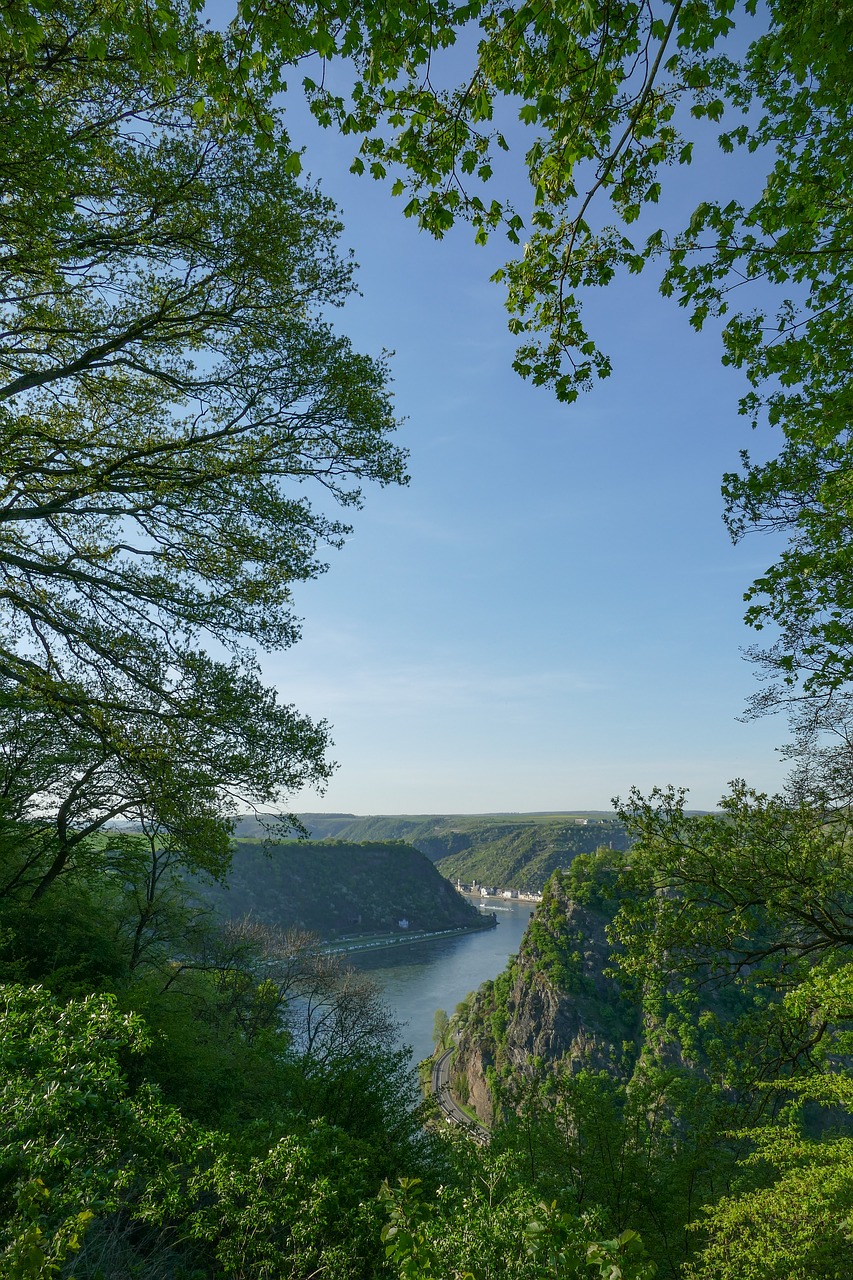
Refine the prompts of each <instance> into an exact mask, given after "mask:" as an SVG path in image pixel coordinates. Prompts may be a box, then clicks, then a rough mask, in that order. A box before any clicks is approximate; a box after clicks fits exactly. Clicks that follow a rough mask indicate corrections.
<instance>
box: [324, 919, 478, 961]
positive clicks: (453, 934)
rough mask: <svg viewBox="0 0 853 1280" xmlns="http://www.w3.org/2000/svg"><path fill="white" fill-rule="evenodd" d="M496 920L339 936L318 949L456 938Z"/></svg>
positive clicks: (333, 951) (334, 951)
mask: <svg viewBox="0 0 853 1280" xmlns="http://www.w3.org/2000/svg"><path fill="white" fill-rule="evenodd" d="M496 923H497V921H496V920H495V918H494V916H492V917H491V919H488V918H485V917H484V920H483V923H482V924H471V925H461V926H457V927H456V928H454V929H432V930H427V929H422V930H417V931H413V932H411V933H383V934H374V935H373V936H370V937H361V938H340V939H339V940H337V941H335V942H323V943H322V944H321V946H320V950H321V951H322V952H323V954H324V955H349V954H350V953H351V952H354V951H381V950H383V949H384V948H386V947H399V946H409V945H411V944H412V943H414V942H431V941H433V940H434V939H435V938H458V937H462V936H464V935H465V934H468V933H482V932H483V930H485V929H494V928H495V925H496Z"/></svg>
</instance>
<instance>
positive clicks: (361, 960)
mask: <svg viewBox="0 0 853 1280" xmlns="http://www.w3.org/2000/svg"><path fill="white" fill-rule="evenodd" d="M488 909H489V910H490V911H491V910H495V911H496V912H497V920H498V924H497V928H496V929H488V930H485V931H484V932H483V933H467V934H465V935H463V936H462V937H455V938H434V939H432V940H431V941H429V942H415V943H412V944H411V945H408V946H400V947H395V948H394V949H393V951H391V952H388V951H364V952H355V953H352V954H351V955H349V956H348V957H347V959H348V961H349V962H350V963H351V964H352V965H353V966H354V967H355V968H357V969H360V970H362V972H364V973H369V974H370V976H371V978H373V979H374V981H376V982H377V983H378V984H379V985H380V987H381V988H382V991H383V994H384V997H385V1001H386V1003H387V1004H388V1005H389V1007H390V1008H391V1010H392V1012H393V1013H394V1016H395V1017H396V1018H397V1020H398V1021H399V1022H400V1023H402V1024H404V1025H403V1027H402V1033H401V1036H400V1040H401V1043H403V1044H407V1045H410V1046H411V1048H412V1050H413V1052H414V1059H415V1061H416V1062H417V1061H419V1060H420V1059H421V1058H427V1057H429V1055H430V1054H431V1053H432V1049H433V1044H432V1020H433V1016H434V1014H435V1011H436V1009H446V1010H447V1012H448V1013H452V1012H453V1010H454V1009H455V1007H456V1005H457V1004H458V1003H459V1001H460V1000H462V999H464V997H465V996H466V995H467V994H468V992H469V991H473V990H474V988H475V987H479V985H480V983H481V982H485V981H486V979H487V978H496V977H497V975H498V974H499V973H500V972H501V970H502V969H503V968H504V967H505V965H506V962H507V959H508V958H509V957H510V956H512V955H515V954H516V952H517V951H518V948H519V946H520V945H521V939H522V936H523V934H524V930H525V929H526V928H527V922H528V920H529V919H530V917H531V915H532V914H533V906H532V904H531V903H529V902H509V903H507V904H506V905H504V904H501V906H500V907H498V906H497V904H496V903H493V902H491V901H490V902H489V904H488Z"/></svg>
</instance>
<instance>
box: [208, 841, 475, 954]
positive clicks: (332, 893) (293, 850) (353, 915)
mask: <svg viewBox="0 0 853 1280" xmlns="http://www.w3.org/2000/svg"><path fill="white" fill-rule="evenodd" d="M201 892H202V893H203V896H204V897H205V899H206V900H207V901H209V902H211V903H212V904H213V905H215V906H216V907H217V909H218V910H220V911H222V912H223V913H224V914H227V915H229V916H231V917H237V916H244V915H251V916H253V917H254V918H255V919H257V920H260V921H262V922H263V923H265V924H271V925H276V926H279V927H281V928H300V929H309V930H311V931H312V932H314V933H318V934H320V935H321V936H322V937H324V938H334V937H336V936H339V935H341V934H370V933H384V932H388V931H393V932H397V931H401V926H400V921H401V920H408V922H409V923H408V928H409V930H418V929H430V930H431V929H450V928H456V927H464V926H468V927H471V926H473V927H475V928H476V927H488V923H489V922H488V921H486V920H485V919H484V917H483V916H482V915H480V913H479V912H478V911H477V910H476V909H475V908H474V907H472V906H471V904H470V903H469V902H467V901H466V900H465V899H464V898H463V897H462V896H461V895H460V894H458V893H457V892H456V890H455V889H454V888H453V886H452V885H451V884H449V883H448V881H447V880H446V879H444V877H443V876H441V875H440V874H439V872H438V871H436V869H435V867H434V866H433V865H432V863H431V862H430V860H429V859H428V858H426V857H425V856H424V855H423V854H422V853H419V852H418V850H417V849H413V848H412V847H411V845H408V844H405V843H403V842H402V841H397V842H385V843H380V842H377V841H373V842H365V843H361V844H355V843H352V842H343V841H328V842H323V843H318V842H296V841H287V842H283V843H281V844H277V845H272V846H264V845H262V844H260V843H254V842H251V841H245V840H239V841H238V842H237V844H236V847H235V851H234V861H233V866H232V870H231V873H230V875H229V878H228V884H227V886H224V887H223V886H219V885H213V886H205V887H204V888H203V889H202V890H201Z"/></svg>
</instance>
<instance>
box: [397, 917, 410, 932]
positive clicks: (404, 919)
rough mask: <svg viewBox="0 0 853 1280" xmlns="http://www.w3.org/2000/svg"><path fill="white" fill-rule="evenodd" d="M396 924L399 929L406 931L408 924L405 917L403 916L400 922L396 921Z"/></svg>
mask: <svg viewBox="0 0 853 1280" xmlns="http://www.w3.org/2000/svg"><path fill="white" fill-rule="evenodd" d="M397 924H398V926H399V928H401V929H408V927H409V922H408V920H407V919H406V917H405V916H403V919H402V920H398V921H397Z"/></svg>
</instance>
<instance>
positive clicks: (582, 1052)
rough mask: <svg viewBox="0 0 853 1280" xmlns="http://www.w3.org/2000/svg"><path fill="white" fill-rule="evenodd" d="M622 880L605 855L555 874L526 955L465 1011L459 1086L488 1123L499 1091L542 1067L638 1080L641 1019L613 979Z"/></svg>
mask: <svg viewBox="0 0 853 1280" xmlns="http://www.w3.org/2000/svg"><path fill="white" fill-rule="evenodd" d="M617 856H618V855H617ZM614 878H615V877H614V875H613V860H612V859H611V858H608V856H607V855H606V854H602V855H599V856H598V857H597V858H589V859H583V860H581V861H579V862H577V863H576V864H575V866H574V871H573V873H572V874H569V873H561V872H558V873H556V874H555V875H554V876H553V877H552V878H551V880H550V881H549V882H548V884H547V885H546V888H545V893H544V896H543V900H542V902H541V903H540V905H539V907H538V909H537V911H536V913H535V915H534V916H533V918H532V919H531V921H530V924H529V926H528V928H527V931H526V933H525V936H524V939H523V942H522V945H521V949H520V951H519V954H518V956H517V957H515V958H514V959H513V960H511V961H510V963H509V965H508V966H507V968H506V970H505V971H504V972H503V973H502V974H501V975H500V976H499V977H498V978H497V979H496V980H495V981H494V982H489V983H485V984H484V985H483V986H482V987H480V989H479V990H478V991H477V992H475V993H474V994H473V996H471V997H469V998H468V1000H467V1001H466V1002H463V1005H461V1006H460V1007H459V1009H458V1010H457V1015H456V1025H457V1030H458V1049H457V1054H456V1060H455V1069H454V1074H455V1077H456V1087H457V1090H458V1091H459V1092H460V1093H461V1094H462V1096H463V1097H466V1096H467V1100H468V1103H469V1105H470V1106H472V1107H474V1108H475V1110H476V1111H477V1114H478V1115H479V1116H480V1119H481V1120H482V1121H483V1122H484V1123H485V1124H491V1123H492V1122H493V1120H494V1119H495V1113H496V1109H497V1097H496V1095H497V1094H498V1093H499V1092H500V1089H499V1088H498V1087H497V1086H498V1085H499V1082H500V1081H502V1080H510V1081H514V1082H516V1083H517V1082H518V1081H520V1080H523V1079H524V1077H525V1075H526V1074H530V1073H531V1072H533V1071H535V1070H540V1069H541V1068H542V1066H543V1064H544V1066H545V1068H546V1069H548V1070H554V1071H568V1072H569V1073H572V1074H574V1073H575V1072H577V1071H579V1070H580V1069H581V1068H588V1069H592V1070H599V1071H605V1072H607V1073H608V1074H611V1075H613V1076H616V1077H619V1078H625V1077H626V1076H627V1075H628V1074H630V1071H631V1070H632V1067H633V1064H634V1062H635V1061H636V1057H637V1054H638V1052H639V1049H640V1042H641V1033H642V1014H641V1011H640V1009H639V1007H638V1006H637V1005H636V1004H635V1003H634V1002H633V1001H632V1000H631V999H630V998H629V997H628V996H626V994H625V993H624V992H623V991H622V989H621V988H620V985H619V983H618V981H617V980H616V978H615V977H614V976H613V975H612V974H611V973H610V961H611V947H610V944H609V942H608V939H607V935H606V926H607V923H608V922H609V920H610V919H611V918H612V915H613V913H614V911H615V909H616V900H615V898H614V897H613V896H612V883H613V880H614Z"/></svg>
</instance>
